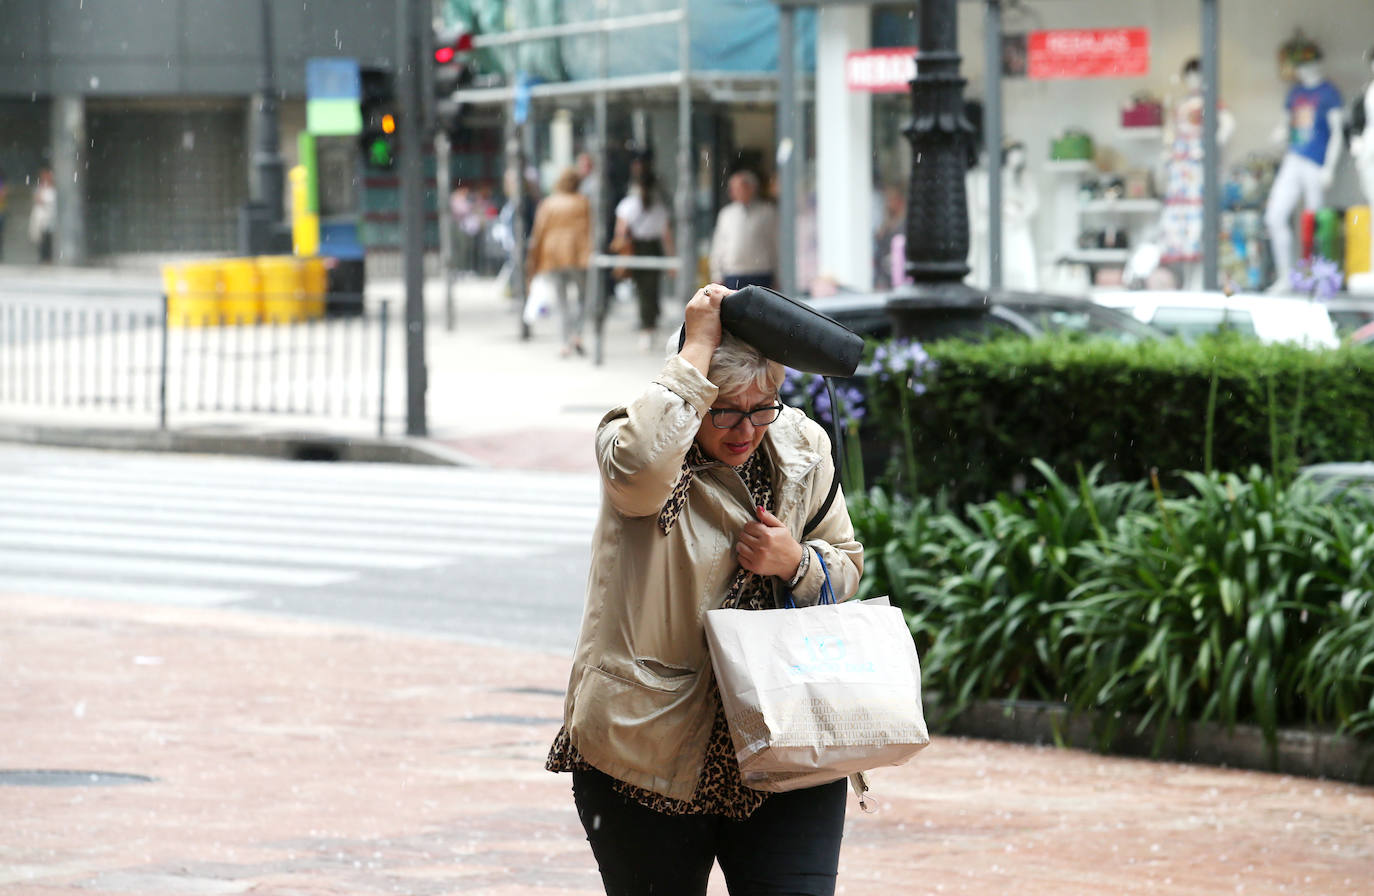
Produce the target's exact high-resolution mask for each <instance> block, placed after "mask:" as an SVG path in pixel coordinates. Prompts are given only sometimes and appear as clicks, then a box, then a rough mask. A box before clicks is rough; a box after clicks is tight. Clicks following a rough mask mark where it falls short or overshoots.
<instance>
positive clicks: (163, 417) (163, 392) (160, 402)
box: [157, 292, 167, 430]
mask: <svg viewBox="0 0 1374 896" xmlns="http://www.w3.org/2000/svg"><path fill="white" fill-rule="evenodd" d="M161 342H162V345H161V347H160V349H159V352H160V354H159V357H158V364H157V428H158V429H160V430H162V429H166V428H167V293H165V292H164V293H163V294H162V340H161Z"/></svg>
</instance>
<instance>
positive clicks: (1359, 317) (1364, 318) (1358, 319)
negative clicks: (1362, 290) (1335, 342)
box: [1322, 295, 1374, 339]
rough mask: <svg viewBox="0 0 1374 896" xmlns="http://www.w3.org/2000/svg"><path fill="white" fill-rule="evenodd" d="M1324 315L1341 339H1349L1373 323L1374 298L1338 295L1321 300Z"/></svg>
mask: <svg viewBox="0 0 1374 896" xmlns="http://www.w3.org/2000/svg"><path fill="white" fill-rule="evenodd" d="M1322 304H1323V305H1325V306H1326V313H1327V314H1329V315H1330V316H1331V323H1333V324H1335V326H1336V334H1337V335H1338V336H1340V337H1341V338H1342V339H1347V338H1349V337H1351V336H1352V335H1353V334H1354V333H1356V332H1358V331H1359V330H1360V329H1361V328H1362V327H1366V326H1368V325H1369V324H1371V323H1374V296H1352V295H1339V296H1332V297H1331V298H1329V299H1323V300H1322Z"/></svg>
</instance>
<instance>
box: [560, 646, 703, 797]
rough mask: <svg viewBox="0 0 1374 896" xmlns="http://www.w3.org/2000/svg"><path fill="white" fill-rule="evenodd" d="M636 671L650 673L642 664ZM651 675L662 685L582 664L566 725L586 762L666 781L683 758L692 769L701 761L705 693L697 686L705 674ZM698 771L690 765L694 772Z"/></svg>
mask: <svg viewBox="0 0 1374 896" xmlns="http://www.w3.org/2000/svg"><path fill="white" fill-rule="evenodd" d="M635 674H636V675H637V676H640V677H644V678H649V677H650V673H649V672H648V671H647V670H645V669H643V667H641V666H639V665H638V664H637V665H636V667H635ZM653 678H655V679H657V680H658V682H660V683H659V684H656V685H652V686H651V685H649V684H646V683H642V682H639V681H631V680H629V679H626V678H622V677H621V676H619V675H616V674H614V673H611V672H608V671H606V670H605V669H602V668H600V667H597V666H592V665H588V666H584V667H583V672H582V680H581V681H580V682H579V683H578V686H577V692H576V694H575V695H574V697H573V706H572V712H571V714H570V715H569V719H568V728H569V731H570V733H571V734H572V738H573V743H574V744H576V745H577V748H578V751H579V752H581V753H582V755H583V757H585V758H586V759H587V761H589V762H591V763H592V764H593V765H595V766H597V767H598V768H601V769H602V770H604V771H608V772H611V773H612V774H614V770H615V769H619V768H630V769H635V770H637V771H639V772H640V773H641V774H642V775H644V776H651V777H654V778H657V779H663V780H672V779H675V778H677V777H678V775H680V774H682V773H683V771H684V770H683V768H682V767H681V766H682V764H683V763H684V762H685V763H688V764H689V766H688V767H689V768H691V766H692V765H699V763H700V760H701V755H700V754H701V753H702V751H703V750H704V748H705V741H704V740H703V739H702V738H701V737H700V734H701V731H702V716H703V705H704V700H705V697H706V694H707V689H706V688H704V687H700V686H698V685H700V683H701V681H702V675H701V672H700V671H690V670H685V672H684V674H682V675H677V676H671V677H666V678H663V677H659V676H653ZM698 740H701V741H702V742H701V743H699V744H698V743H697V742H696V741H698ZM696 771H697V769H696V768H691V773H692V774H695V772H696Z"/></svg>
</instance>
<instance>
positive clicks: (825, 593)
mask: <svg viewBox="0 0 1374 896" xmlns="http://www.w3.org/2000/svg"><path fill="white" fill-rule="evenodd" d="M802 550H804V551H815V553H816V562H817V563H819V564H820V565H821V574H822V575H824V576H825V584H823V585H821V596H820V598H819V599H818V600H817V601H816V604H817V606H820V605H822V604H833V603H836V600H835V588H834V587H833V586H832V585H831V584H830V567H828V566H826V565H825V558H824V557H822V556H821V552H820V551H816V549H815V548H808V547H807V546H806V545H802ZM782 606H783V609H786V610H795V609H796V608H797V603H796V601H794V600H793V599H792V592H791V591H788V592H787V600H785V601H783V605H782Z"/></svg>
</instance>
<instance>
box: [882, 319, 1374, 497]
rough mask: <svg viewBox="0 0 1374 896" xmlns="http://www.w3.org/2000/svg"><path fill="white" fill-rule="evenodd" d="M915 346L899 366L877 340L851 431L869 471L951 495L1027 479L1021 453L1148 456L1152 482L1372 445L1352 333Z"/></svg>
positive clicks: (1054, 463) (1371, 381)
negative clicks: (1341, 336) (1339, 336)
mask: <svg viewBox="0 0 1374 896" xmlns="http://www.w3.org/2000/svg"><path fill="white" fill-rule="evenodd" d="M925 348H926V350H927V351H928V352H929V358H930V360H931V361H932V362H933V364H917V365H915V368H916V370H915V373H914V375H909V371H911V370H912V369H913V365H912V364H911V363H910V362H909V361H908V362H907V363H906V364H905V367H904V368H903V369H901V370H899V371H898V372H897V373H896V375H894V374H893V373H892V372H891V369H890V368H891V367H892V366H893V365H892V364H890V363H883V361H884V356H886V357H887V358H891V357H893V356H894V355H893V354H891V346H885V347H881V348H879V350H878V351H879V360H878V362H877V363H876V364H874V365H873V366H874V368H875V370H874V372H873V373H871V374H869V375H868V376H867V384H866V389H865V392H866V393H867V414H866V416H865V418H864V421H863V425H862V427H861V431H860V432H861V440H862V443H863V446H864V456H865V461H866V465H867V474H868V481H869V483H883V484H886V485H888V486H890V487H892V488H894V489H895V490H896V491H900V492H907V493H912V492H920V493H923V494H931V495H933V494H937V493H941V492H943V493H945V494H947V495H948V496H949V497H950V498H951V499H953V500H956V501H960V502H962V501H965V500H982V499H986V498H989V497H991V496H992V495H994V494H996V493H997V492H999V491H1001V490H1003V489H1008V488H1011V489H1013V490H1015V489H1019V488H1020V487H1021V486H1022V485H1023V484H1024V483H1026V482H1030V481H1034V479H1035V478H1036V477H1035V474H1034V472H1033V470H1032V469H1031V466H1030V458H1033V457H1035V458H1041V459H1043V460H1044V461H1045V462H1046V463H1048V464H1049V466H1050V467H1051V468H1052V469H1054V470H1055V471H1057V472H1058V473H1059V475H1061V476H1063V475H1072V472H1073V469H1074V466H1075V464H1082V465H1084V466H1088V465H1092V464H1097V463H1101V464H1102V478H1103V479H1104V480H1107V481H1116V480H1122V481H1133V480H1142V479H1144V478H1147V477H1148V476H1149V475H1150V472H1151V471H1152V470H1158V471H1159V472H1160V474H1161V476H1163V477H1164V480H1165V481H1164V484H1165V488H1166V490H1168V491H1172V490H1174V489H1175V488H1176V487H1178V486H1180V485H1181V482H1180V481H1179V480H1178V479H1177V478H1176V477H1175V476H1174V473H1175V471H1180V470H1203V471H1207V470H1209V469H1218V470H1230V471H1239V470H1246V469H1248V468H1249V467H1251V466H1253V465H1259V466H1261V467H1262V468H1264V469H1266V470H1270V471H1271V472H1276V473H1279V474H1288V473H1291V472H1292V471H1293V469H1294V468H1296V467H1297V466H1300V465H1304V464H1309V463H1315V462H1319V461H1335V460H1341V461H1355V460H1369V459H1374V376H1371V372H1372V371H1374V351H1370V350H1369V349H1367V348H1362V347H1349V348H1344V349H1341V350H1336V351H1307V350H1304V349H1300V348H1296V347H1292V346H1282V345H1260V344H1258V343H1255V342H1253V341H1246V340H1242V339H1239V338H1218V339H1214V340H1209V341H1205V342H1203V343H1199V344H1194V345H1188V344H1184V343H1182V342H1179V341H1177V340H1173V341H1163V340H1161V341H1155V342H1146V343H1140V344H1136V345H1122V344H1118V343H1115V342H1109V341H1105V340H1102V341H1099V340H1088V341H1084V340H1072V339H1062V338H1061V339H1041V340H1020V339H1006V340H996V341H993V342H988V343H984V344H971V343H967V342H962V341H945V342H939V343H932V344H930V345H928V346H926V347H925ZM896 356H899V357H903V358H906V355H903V354H902V353H897V355H896ZM913 387H914V390H915V391H913ZM921 390H924V393H923V394H917V392H920V391H921ZM903 402H905V403H906V409H905V410H906V416H905V417H904V416H903V408H902V403H903ZM908 438H909V439H910V444H909V445H907V444H906V440H907V439H908ZM912 462H914V464H913V463H912ZM913 472H914V478H915V483H914V485H913V484H912V483H911V481H910V480H911V479H912V474H913Z"/></svg>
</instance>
